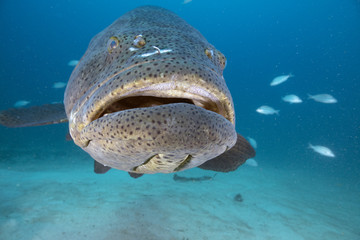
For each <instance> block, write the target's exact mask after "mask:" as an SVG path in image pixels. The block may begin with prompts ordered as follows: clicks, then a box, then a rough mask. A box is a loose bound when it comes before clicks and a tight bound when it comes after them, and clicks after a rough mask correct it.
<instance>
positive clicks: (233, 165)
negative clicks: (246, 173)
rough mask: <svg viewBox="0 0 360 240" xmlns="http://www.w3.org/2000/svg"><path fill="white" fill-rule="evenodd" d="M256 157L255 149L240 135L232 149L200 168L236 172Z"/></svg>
mask: <svg viewBox="0 0 360 240" xmlns="http://www.w3.org/2000/svg"><path fill="white" fill-rule="evenodd" d="M254 156H255V150H254V148H253V147H252V146H251V145H250V143H249V142H248V141H247V140H246V139H245V138H243V137H242V136H241V135H240V134H238V135H237V141H236V143H235V145H234V146H233V147H232V148H231V149H229V150H228V151H226V152H224V153H223V154H221V155H219V156H217V157H216V158H213V159H211V160H209V161H207V162H205V163H203V164H202V165H200V166H199V168H202V169H205V170H213V171H217V172H230V171H234V170H236V169H237V168H238V167H239V166H240V165H242V164H243V163H245V161H246V160H247V159H249V158H253V157H254Z"/></svg>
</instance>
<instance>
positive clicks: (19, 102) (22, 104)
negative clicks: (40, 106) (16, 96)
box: [14, 100, 30, 108]
mask: <svg viewBox="0 0 360 240" xmlns="http://www.w3.org/2000/svg"><path fill="white" fill-rule="evenodd" d="M29 103H30V101H26V100H19V101H17V102H16V103H14V107H16V108H18V107H24V106H26V105H28V104H29Z"/></svg>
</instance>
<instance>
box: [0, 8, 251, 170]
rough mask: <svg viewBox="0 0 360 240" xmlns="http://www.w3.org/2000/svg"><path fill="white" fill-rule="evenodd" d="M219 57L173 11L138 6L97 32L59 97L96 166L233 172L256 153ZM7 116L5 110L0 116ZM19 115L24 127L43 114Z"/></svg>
mask: <svg viewBox="0 0 360 240" xmlns="http://www.w3.org/2000/svg"><path fill="white" fill-rule="evenodd" d="M225 64H226V59H225V57H224V55H223V54H222V53H221V52H219V51H218V50H216V49H215V47H214V46H212V45H211V44H209V43H208V42H207V41H206V39H205V38H204V37H203V36H202V35H201V34H200V33H199V32H198V31H197V30H196V29H194V28H193V27H191V26H190V25H188V24H187V23H186V22H185V21H184V20H182V19H181V18H179V17H178V16H176V15H175V14H174V13H172V12H170V11H168V10H165V9H163V8H158V7H151V6H145V7H140V8H136V9H134V10H132V11H130V12H128V13H126V14H125V15H123V16H122V17H120V18H119V19H118V20H116V21H115V22H114V23H113V24H111V25H110V26H109V27H107V28H106V29H104V30H103V31H102V32H100V33H99V34H97V35H96V36H95V37H94V38H93V39H92V40H91V42H90V44H89V47H88V50H87V51H86V53H85V54H84V56H83V57H82V59H81V60H80V62H79V64H78V65H77V66H76V68H75V69H74V71H73V73H72V75H71V77H70V79H69V83H68V84H67V88H66V91H65V98H64V104H65V111H66V115H67V118H68V120H69V130H70V134H71V137H72V139H73V140H74V142H75V143H76V144H77V145H79V146H80V147H81V148H82V149H84V150H85V151H86V152H88V153H89V154H90V155H91V156H92V157H93V158H94V159H95V160H96V161H97V162H96V163H95V172H98V173H104V172H106V171H107V170H108V169H110V167H111V168H117V169H121V170H125V171H128V172H129V173H131V175H132V176H139V175H140V174H144V173H158V172H162V173H170V172H176V171H181V170H185V169H189V168H193V167H197V166H200V167H202V168H204V169H210V170H216V171H231V170H234V169H236V168H237V167H238V166H239V165H241V164H242V163H243V162H244V161H245V160H246V159H247V158H250V157H253V156H254V155H255V152H254V150H253V149H252V147H251V146H250V144H249V143H248V142H247V141H246V140H245V139H244V138H242V137H241V136H240V135H239V136H237V133H236V131H235V113H234V107H233V102H232V98H231V95H230V92H229V90H228V88H227V86H226V83H225V80H224V78H223V75H222V73H223V69H224V68H225ZM54 115H55V114H54ZM1 116H5V117H3V119H5V120H1V119H2V118H1ZM12 117H13V118H16V114H15V113H14V112H12V113H11V114H6V111H4V112H3V113H0V123H2V124H4V125H6V123H7V122H10V119H11V118H12ZM22 118H23V120H22V122H25V123H26V122H28V123H26V124H27V126H28V125H29V123H30V125H31V124H33V125H35V124H36V123H39V122H41V120H42V116H41V115H38V116H37V117H34V116H32V117H28V118H27V117H26V115H25V116H22ZM62 121H63V119H62ZM45 122H46V123H49V121H45ZM56 122H60V119H55V118H54V119H53V123H56ZM37 125H39V124H37ZM19 126H20V124H19ZM234 146H235V147H234ZM222 156H225V157H222ZM211 159H213V160H211ZM209 160H210V161H209Z"/></svg>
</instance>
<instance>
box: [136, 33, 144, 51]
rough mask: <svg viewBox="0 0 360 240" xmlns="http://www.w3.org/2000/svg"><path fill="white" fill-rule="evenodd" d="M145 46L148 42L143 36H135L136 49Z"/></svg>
mask: <svg viewBox="0 0 360 240" xmlns="http://www.w3.org/2000/svg"><path fill="white" fill-rule="evenodd" d="M145 44H146V40H145V38H144V37H143V36H142V35H141V34H140V35H137V36H135V38H134V41H133V45H134V46H135V47H137V48H142V47H143V46H145Z"/></svg>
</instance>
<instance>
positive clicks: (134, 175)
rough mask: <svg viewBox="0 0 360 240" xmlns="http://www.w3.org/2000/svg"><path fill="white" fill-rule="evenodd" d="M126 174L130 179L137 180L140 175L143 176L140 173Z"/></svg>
mask: <svg viewBox="0 0 360 240" xmlns="http://www.w3.org/2000/svg"><path fill="white" fill-rule="evenodd" d="M128 173H129V175H130V177H132V178H139V177H141V176H142V175H144V174H142V173H134V172H128Z"/></svg>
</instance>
